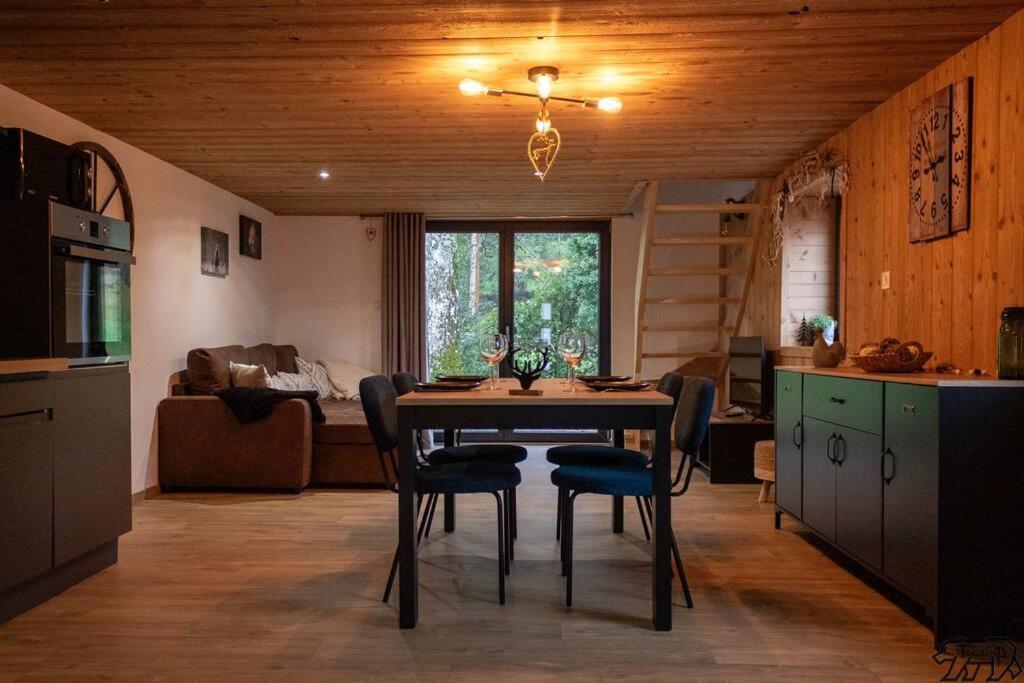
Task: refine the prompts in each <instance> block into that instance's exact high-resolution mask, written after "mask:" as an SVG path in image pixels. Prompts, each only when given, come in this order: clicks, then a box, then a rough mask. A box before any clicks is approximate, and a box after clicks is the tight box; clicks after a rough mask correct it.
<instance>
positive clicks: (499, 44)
mask: <svg viewBox="0 0 1024 683" xmlns="http://www.w3.org/2000/svg"><path fill="white" fill-rule="evenodd" d="M1022 5H1024V2H1020V1H1012V2H1011V1H1009V0H978V1H970V0H692V1H685V2H683V1H680V0H644V1H643V2H639V1H637V0H614V1H611V0H609V1H603V0H560V1H557V2H552V1H539V0H524V1H520V2H509V1H489V0H468V1H466V2H457V3H456V2H427V1H418V0H372V1H367V0H360V1H359V2H331V1H328V0H305V1H294V2H293V1H287V0H131V1H129V0H106V1H104V0H99V1H97V0H74V1H70V2H59V1H58V0H0V83H3V84H5V85H7V86H9V87H11V88H13V89H15V90H17V91H20V92H22V93H24V94H26V95H28V96H29V97H32V98H34V99H36V100H38V101H40V102H43V103H44V104H47V105H49V106H51V107H53V108H55V109H58V110H60V111H62V112H64V113H66V114H69V115H71V116H73V117H75V118H77V119H80V120H82V121H85V122H86V123H89V124H91V125H93V126H95V127H96V128H99V129H101V130H103V131H105V132H108V133H110V134H112V135H114V136H117V137H119V138H121V139H123V140H125V141H127V142H129V143H132V144H134V145H137V146H138V147H141V148H142V149H144V150H146V151H148V152H151V153H152V154H154V155H156V156H158V157H160V158H162V159H165V160H167V161H169V162H171V163H173V164H175V165H177V166H180V167H182V168H184V169H186V170H189V171H191V172H193V173H195V174H196V175H199V176H201V177H203V178H206V179H207V180H209V181H211V182H213V183H215V184H217V185H219V186H221V187H224V188H226V189H228V190H231V191H233V192H235V193H237V194H239V195H241V196H243V197H246V198H248V199H251V200H252V201H254V202H256V203H257V204H260V205H262V206H264V207H266V208H267V209H270V210H271V211H274V212H275V213H279V214H355V213H361V212H362V213H372V212H380V211H425V212H427V213H428V214H430V215H436V216H481V215H483V216H490V215H493V216H512V215H534V216H538V215H590V214H609V213H617V212H619V211H621V210H622V209H623V205H624V203H625V201H626V199H627V197H628V196H629V195H630V192H631V190H632V189H633V188H634V186H635V185H636V183H637V182H639V181H643V180H647V179H652V178H657V179H697V178H756V177H766V176H771V175H774V174H775V173H777V172H778V171H779V170H781V169H782V168H783V167H784V166H785V165H786V164H787V163H788V162H789V161H791V160H792V159H793V158H795V157H796V156H797V155H798V154H799V153H800V152H801V151H802V150H804V149H806V148H808V147H810V146H813V145H815V144H817V143H820V142H822V141H823V140H825V139H827V138H828V137H829V136H830V135H832V134H833V133H835V132H836V131H838V130H840V129H841V128H843V127H844V126H846V125H847V124H849V123H850V122H852V121H853V120H855V119H856V118H857V117H859V116H860V115H862V114H864V113H865V112H867V111H869V110H870V109H871V108H872V107H874V106H875V105H876V104H878V103H879V102H881V101H883V100H884V99H886V98H887V97H889V96H890V95H892V94H893V93H895V92H896V91H897V90H899V89H900V88H901V87H903V86H904V85H906V84H908V83H910V82H911V81H913V80H914V79H915V78H917V77H918V76H920V75H921V74H923V73H925V72H926V71H927V70H928V69H930V68H932V67H933V66H935V65H936V64H938V63H939V62H940V61H941V60H942V59H944V58H945V57H948V56H950V55H951V54H953V53H954V52H956V51H957V50H958V49H959V48H961V47H963V46H964V45H966V44H967V43H969V42H971V41H973V40H974V39H976V38H978V37H979V36H981V35H982V34H984V33H986V32H987V31H989V30H991V29H992V28H994V27H995V26H996V25H998V24H999V23H1000V22H1001V21H1003V20H1004V19H1005V18H1006V17H1008V16H1009V15H1010V14H1012V13H1013V12H1014V11H1016V10H1018V9H1020V7H1021V6H1022ZM537 64H553V65H555V66H558V67H559V68H560V69H561V70H562V77H561V80H559V81H558V83H557V84H556V88H555V92H556V94H563V95H570V96H587V97H600V96H604V95H617V96H620V97H621V98H622V99H623V101H624V105H625V106H624V108H623V111H622V112H621V113H620V114H618V115H611V114H606V113H604V112H598V111H594V110H583V109H581V108H577V107H572V106H569V105H559V104H555V105H554V106H553V107H552V118H553V121H554V123H555V126H556V127H558V128H559V130H560V131H561V133H562V137H563V147H562V151H561V153H560V154H559V156H558V159H557V161H556V162H555V165H554V168H553V170H552V171H551V174H550V175H549V176H548V179H547V181H545V182H544V183H543V184H542V183H540V182H538V181H537V180H536V179H535V178H533V177H532V175H531V173H532V169H531V168H530V166H529V163H528V161H527V159H526V152H525V150H526V140H527V138H528V137H529V135H530V133H531V132H532V126H533V118H534V116H535V110H536V106H535V104H536V103H535V101H531V100H528V99H525V98H514V97H502V98H494V97H476V98H468V97H463V96H461V95H460V94H459V91H458V89H457V84H458V82H459V81H460V79H462V78H464V77H471V78H476V79H478V80H481V81H484V82H486V83H488V84H489V85H492V86H494V87H500V88H507V89H519V90H532V84H530V83H529V82H528V81H527V79H526V70H527V68H529V67H530V66H533V65H537ZM0 125H3V122H2V121H0ZM324 168H326V169H328V170H329V171H330V172H331V173H332V177H331V178H330V179H329V180H327V181H321V180H320V179H319V178H318V177H317V173H318V171H320V170H321V169H324ZM171 191H173V190H172V189H171Z"/></svg>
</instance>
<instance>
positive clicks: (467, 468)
mask: <svg viewBox="0 0 1024 683" xmlns="http://www.w3.org/2000/svg"><path fill="white" fill-rule="evenodd" d="M359 397H360V399H361V400H362V403H363V412H364V413H365V415H366V423H367V425H368V426H369V428H370V433H371V434H372V435H373V440H374V442H375V443H376V445H377V454H378V457H379V459H380V468H381V473H382V474H383V475H384V481H385V482H386V483H387V485H388V487H389V488H390V489H391V490H392V491H394V492H395V493H397V492H398V487H399V486H402V485H407V484H403V483H402V482H400V481H399V480H398V461H397V458H396V457H395V451H396V450H397V448H398V408H397V405H396V403H395V399H396V398H397V397H398V394H397V392H396V391H395V387H394V385H393V384H392V383H391V382H390V381H389V380H388V378H387V377H384V376H382V375H374V376H373V377H367V378H365V379H363V380H362V381H360V382H359ZM385 456H387V462H386V461H385ZM389 466H390V468H389ZM521 481H522V475H521V474H520V472H519V468H518V467H516V466H515V465H512V464H506V463H493V462H482V461H481V462H455V463H449V464H444V465H435V464H432V463H423V464H420V465H419V466H418V467H417V468H416V480H415V481H414V482H413V483H412V484H413V485H414V486H415V488H416V514H417V518H418V520H419V521H418V525H417V527H418V528H417V532H416V542H417V543H419V542H420V540H421V539H422V538H423V533H424V531H425V528H426V525H427V520H428V515H429V513H430V511H431V509H432V503H433V504H436V502H437V497H438V496H440V495H447V494H460V493H490V494H492V495H493V496H494V498H495V500H496V501H497V505H498V600H499V602H500V603H501V604H502V605H504V604H505V575H506V574H508V573H509V569H510V568H509V546H510V545H511V540H510V538H509V534H508V515H507V514H506V511H507V510H508V495H509V491H514V490H515V488H516V487H517V486H518V485H519V484H520V482H521ZM424 502H426V505H425V506H424ZM397 571H398V550H397V549H396V550H395V558H394V560H393V561H392V562H391V573H390V574H389V575H388V583H387V586H386V587H385V589H384V598H383V600H384V602H387V601H388V598H389V597H390V595H391V587H392V585H393V584H394V582H395V574H396V573H397Z"/></svg>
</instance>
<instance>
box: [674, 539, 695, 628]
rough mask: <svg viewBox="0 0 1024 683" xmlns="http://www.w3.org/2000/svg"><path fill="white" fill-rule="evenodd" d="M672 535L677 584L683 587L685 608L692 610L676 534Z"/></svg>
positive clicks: (691, 600)
mask: <svg viewBox="0 0 1024 683" xmlns="http://www.w3.org/2000/svg"><path fill="white" fill-rule="evenodd" d="M671 533H672V555H673V556H674V557H675V560H676V570H677V571H678V572H679V583H680V584H682V586H683V597H684V598H686V606H687V607H688V608H689V609H693V598H692V597H691V596H690V584H689V582H687V580H686V571H685V570H684V569H683V558H682V556H681V555H680V554H679V543H677V542H676V532H675V531H673V532H671Z"/></svg>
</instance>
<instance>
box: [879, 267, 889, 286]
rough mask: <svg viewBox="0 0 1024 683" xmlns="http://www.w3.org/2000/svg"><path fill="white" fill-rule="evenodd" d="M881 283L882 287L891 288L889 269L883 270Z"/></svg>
mask: <svg viewBox="0 0 1024 683" xmlns="http://www.w3.org/2000/svg"><path fill="white" fill-rule="evenodd" d="M881 283H882V284H881V287H882V289H889V287H890V284H889V271H888V270H883V271H882V278H881Z"/></svg>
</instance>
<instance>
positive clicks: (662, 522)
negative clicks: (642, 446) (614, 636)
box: [651, 406, 672, 631]
mask: <svg viewBox="0 0 1024 683" xmlns="http://www.w3.org/2000/svg"><path fill="white" fill-rule="evenodd" d="M655 413H656V415H657V422H656V424H657V427H656V429H655V431H654V443H653V444H652V452H653V454H654V464H653V468H654V472H653V473H652V474H653V477H654V519H652V520H651V522H652V524H651V526H652V527H653V528H652V529H651V531H652V533H653V535H654V538H653V539H652V543H653V548H654V558H653V562H652V563H651V579H652V581H651V593H652V596H651V597H652V602H653V609H652V611H653V618H654V628H655V629H656V630H658V631H671V630H672V498H671V497H670V495H669V494H670V491H671V488H672V480H671V476H672V475H671V470H672V462H671V459H672V450H671V447H670V442H669V431H670V429H671V423H672V406H657V407H656V408H655Z"/></svg>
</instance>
